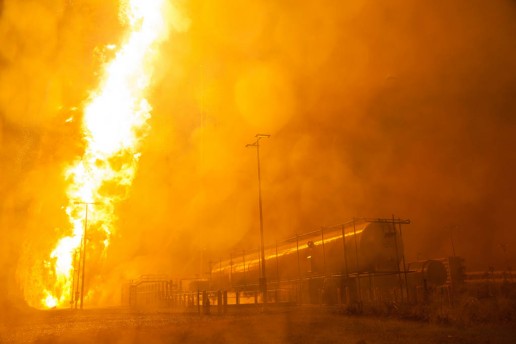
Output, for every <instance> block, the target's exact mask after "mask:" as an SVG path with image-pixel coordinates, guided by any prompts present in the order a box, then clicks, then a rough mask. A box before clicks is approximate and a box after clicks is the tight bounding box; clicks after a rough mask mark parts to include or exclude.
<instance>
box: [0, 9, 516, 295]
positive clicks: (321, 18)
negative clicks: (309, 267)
mask: <svg viewBox="0 0 516 344" xmlns="http://www.w3.org/2000/svg"><path fill="white" fill-rule="evenodd" d="M1 4H2V6H1V7H0V8H1V12H0V13H1V17H0V42H2V43H1V44H0V145H1V151H0V152H1V156H2V159H1V160H0V164H1V165H2V169H1V179H0V207H1V209H0V213H1V218H0V231H1V232H0V233H1V237H2V241H1V244H0V245H1V246H0V271H1V272H0V276H1V282H2V283H0V285H1V286H2V287H0V288H7V289H6V290H0V295H2V297H4V296H8V298H10V299H13V298H15V297H17V298H22V297H23V289H25V286H27V284H28V283H30V280H31V274H34V273H38V271H34V266H37V264H34V261H37V260H38V259H39V260H41V259H42V257H44V256H45V255H46V254H48V252H50V251H51V249H52V248H53V245H55V242H56V241H57V239H58V237H59V236H60V235H62V233H63V231H64V230H66V228H63V227H66V225H67V222H66V219H65V214H64V213H63V210H62V209H61V207H62V206H63V204H65V202H66V200H65V199H64V197H65V196H64V188H65V184H64V183H65V181H64V178H63V175H62V171H63V166H65V165H66V164H68V163H69V162H70V161H71V160H73V159H74V158H76V157H77V156H80V155H81V153H82V149H83V143H82V142H81V134H80V118H81V115H82V114H81V105H82V102H83V101H84V99H86V98H87V95H88V92H89V91H90V90H92V89H94V88H95V86H96V81H97V80H96V78H97V76H98V75H97V74H96V73H97V71H98V68H99V65H100V64H101V62H102V58H109V56H104V55H102V54H101V53H100V52H101V50H99V49H101V48H100V47H102V46H103V45H106V44H109V43H116V42H117V40H118V39H120V35H121V32H122V31H123V30H122V27H121V24H118V22H117V8H118V3H117V2H116V1H96V0H83V1H64V0H63V1H60V2H53V5H49V4H48V2H46V1H41V0H33V1H23V2H20V1H15V0H4V1H3V2H1ZM176 6H177V7H178V8H179V9H181V13H183V15H184V16H185V18H188V20H189V22H190V28H189V30H188V31H185V32H179V31H174V32H173V33H172V34H171V36H170V38H169V41H168V42H167V43H166V44H165V45H164V46H163V47H162V59H161V60H160V63H159V64H157V65H156V67H155V68H156V71H157V72H156V73H155V74H156V75H158V76H159V78H158V79H156V80H155V83H154V87H153V91H152V94H150V95H149V101H150V103H151V104H152V106H153V108H154V109H153V111H152V115H153V117H152V119H151V120H150V125H151V126H152V129H151V132H150V133H149V136H148V138H147V139H146V142H145V145H144V147H143V150H142V157H141V161H140V167H139V171H138V175H137V178H136V180H135V182H134V185H133V188H132V191H131V194H130V197H129V198H128V199H127V200H126V201H124V202H123V203H122V204H119V205H118V208H117V209H118V210H117V216H118V225H117V229H116V233H115V234H114V236H113V240H112V246H111V247H110V249H109V251H108V253H107V256H106V257H105V260H104V261H103V262H102V263H101V264H100V263H99V264H97V269H98V271H95V273H93V272H92V273H91V274H90V275H91V279H90V280H89V283H100V284H103V285H105V287H104V288H103V290H104V292H103V293H102V294H99V295H97V298H96V300H95V303H96V304H109V303H117V302H118V300H119V299H118V297H119V296H118V293H119V290H120V286H121V283H122V281H123V280H125V279H128V278H135V277H138V276H139V275H141V274H151V273H166V274H170V275H175V276H186V275H195V274H197V273H199V272H200V271H202V270H206V269H207V266H208V261H209V259H210V258H211V259H214V260H217V259H218V257H219V256H220V255H227V254H228V253H229V252H230V251H231V250H233V249H237V248H238V249H240V248H246V249H248V248H254V247H257V246H258V244H259V236H258V228H259V222H258V189H257V187H258V185H257V183H258V180H257V171H256V167H257V166H256V165H257V161H256V151H255V150H254V149H253V148H245V145H246V144H247V143H252V142H253V141H254V135H255V134H256V133H267V134H271V135H272V136H271V138H270V139H263V140H262V141H261V150H260V153H261V155H260V158H261V166H262V191H263V207H264V208H263V211H264V229H265V240H266V242H270V243H272V242H274V241H275V240H281V239H282V238H285V237H289V236H292V235H293V234H294V233H302V232H306V231H310V230H314V229H317V228H319V227H320V226H324V225H332V224H337V223H341V222H343V221H345V220H347V219H349V218H352V217H391V216H392V215H393V214H394V215H395V216H400V217H403V218H410V219H411V220H412V222H413V223H412V225H410V226H408V227H406V228H405V231H404V239H405V247H406V252H407V258H408V259H409V260H414V259H417V258H429V257H441V256H446V255H451V254H453V248H452V238H453V243H454V245H453V246H454V249H455V253H456V254H457V255H462V256H464V257H465V258H466V261H467V263H468V265H469V267H471V268H474V269H485V268H487V267H488V266H489V265H493V266H495V267H497V268H499V269H503V268H505V267H506V265H507V264H511V262H512V263H513V262H514V259H515V258H516V254H515V250H516V241H515V238H514V235H513V228H514V224H513V221H512V219H511V216H510V215H511V214H512V211H513V210H514V209H515V208H516V199H515V197H514V195H515V193H516V187H515V186H516V184H515V182H514V177H513V175H514V173H515V172H516V161H515V158H514V154H513V153H512V150H513V147H515V146H516V135H515V134H516V117H515V113H516V101H515V100H514V94H516V76H515V75H516V74H515V71H516V46H515V44H514V37H516V20H515V19H516V3H515V2H514V1H510V0H498V1H490V2H487V1H482V0H474V1H471V0H469V1H466V0H463V1H454V2H449V1H433V2H431V3H430V2H425V3H422V2H418V1H413V2H407V1H401V0H400V1H373V0H361V1H352V2H335V1H318V2H314V1H296V2H281V3H278V4H276V3H273V2H267V1H247V2H245V3H244V2H242V1H236V0H227V1H213V0H195V1H176ZM102 56H104V57H102ZM200 257H203V259H202V262H201V259H200ZM2 297H0V300H1V298H2Z"/></svg>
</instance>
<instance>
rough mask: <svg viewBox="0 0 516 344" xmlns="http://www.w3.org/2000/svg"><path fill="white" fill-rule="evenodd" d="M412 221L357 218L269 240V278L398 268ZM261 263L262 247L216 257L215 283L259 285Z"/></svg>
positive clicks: (290, 278)
mask: <svg viewBox="0 0 516 344" xmlns="http://www.w3.org/2000/svg"><path fill="white" fill-rule="evenodd" d="M408 223H410V221H408V220H397V219H360V220H353V221H350V222H347V223H345V224H342V225H338V226H332V227H326V228H322V229H320V230H318V231H314V232H310V233H306V234H302V235H297V236H296V237H294V238H291V239H289V240H286V241H283V242H278V243H277V244H276V245H273V246H267V247H266V248H265V261H266V274H267V276H266V278H267V282H268V283H269V284H270V283H279V282H283V281H295V280H298V281H299V280H303V279H310V278H318V277H324V276H335V275H339V276H352V275H356V274H357V273H375V274H381V273H394V272H397V271H399V266H400V265H399V264H400V262H401V259H402V257H403V242H402V240H401V235H400V234H401V233H400V228H401V225H402V224H408ZM260 264H261V259H260V254H259V250H254V251H251V252H243V251H242V252H241V253H233V254H232V255H231V257H230V259H225V260H219V261H218V262H214V263H212V268H211V280H212V285H213V287H215V288H242V289H245V288H247V287H251V286H255V285H256V284H257V283H258V278H259V274H260V266H261V265H260Z"/></svg>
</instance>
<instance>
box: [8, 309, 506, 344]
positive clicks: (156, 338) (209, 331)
mask: <svg viewBox="0 0 516 344" xmlns="http://www.w3.org/2000/svg"><path fill="white" fill-rule="evenodd" d="M213 311H216V309H212V314H211V315H199V314H197V313H177V312H171V311H135V310H129V309H122V308H116V309H87V310H83V311H78V310H76V311H73V310H51V311H40V312H26V313H25V314H24V315H23V316H18V317H10V318H8V319H5V320H3V322H2V324H0V343H215V344H216V343H353V344H355V343H356V344H366V343H367V344H369V343H371V344H372V343H443V344H444V343H482V344H484V343H511V344H512V343H515V342H516V328H515V327H514V326H513V325H514V324H496V325H493V324H491V325H482V326H479V325H477V326H468V327H464V328H459V327H455V326H450V325H436V324H428V323H424V322H416V321H402V320H398V319H390V318H385V317H366V316H350V315H343V314H340V313H338V312H336V311H335V310H333V309H327V308H320V307H315V308H314V307H290V308H269V309H263V308H256V307H253V308H247V309H240V310H229V311H228V314H226V315H219V314H217V313H214V312H213Z"/></svg>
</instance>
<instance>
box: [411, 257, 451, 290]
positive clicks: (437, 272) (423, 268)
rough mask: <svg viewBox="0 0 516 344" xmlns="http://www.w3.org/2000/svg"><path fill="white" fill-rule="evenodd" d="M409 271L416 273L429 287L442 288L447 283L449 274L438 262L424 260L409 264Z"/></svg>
mask: <svg viewBox="0 0 516 344" xmlns="http://www.w3.org/2000/svg"><path fill="white" fill-rule="evenodd" d="M408 270H409V271H410V272H415V273H416V274H417V275H416V276H417V277H418V279H419V280H420V281H421V282H423V281H424V282H425V284H426V285H427V286H440V285H443V284H444V283H445V282H446V279H447V277H448V273H447V272H446V267H445V266H444V264H443V263H442V262H440V261H438V260H422V261H417V262H411V263H409V264H408Z"/></svg>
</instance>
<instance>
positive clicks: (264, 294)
mask: <svg viewBox="0 0 516 344" xmlns="http://www.w3.org/2000/svg"><path fill="white" fill-rule="evenodd" d="M269 137H271V136H270V135H269V134H256V141H255V142H253V143H250V144H247V145H246V147H256V158H257V161H258V207H259V209H260V251H261V260H262V269H261V273H260V279H259V285H260V289H261V291H262V297H263V303H267V278H266V274H265V248H264V243H263V211H262V179H261V172H260V140H261V139H262V138H269Z"/></svg>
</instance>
